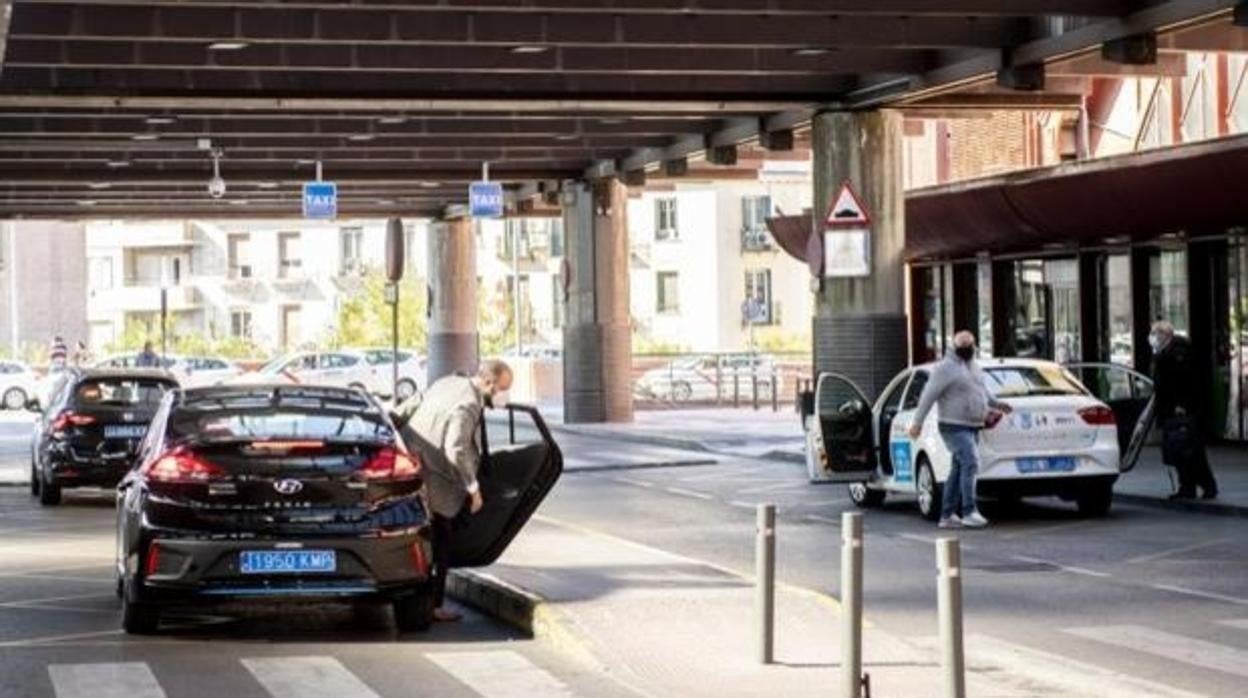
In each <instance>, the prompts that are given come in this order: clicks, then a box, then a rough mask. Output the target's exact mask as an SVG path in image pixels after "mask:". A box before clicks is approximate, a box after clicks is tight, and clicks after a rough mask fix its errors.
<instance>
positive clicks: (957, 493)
mask: <svg viewBox="0 0 1248 698" xmlns="http://www.w3.org/2000/svg"><path fill="white" fill-rule="evenodd" d="M933 405H937V406H939V408H940V409H939V411H938V412H937V414H938V422H939V427H940V438H941V440H942V441H944V442H945V447H946V448H948V449H949V453H950V454H951V455H952V456H953V462H952V463H951V466H950V468H949V477H948V479H946V480H945V489H944V498H943V499H942V500H941V507H940V527H941V528H957V527H959V526H968V527H970V528H982V527H984V526H987V525H988V520H987V519H985V518H984V516H983V515H982V514H980V513H979V509H978V508H976V506H975V474H976V472H977V471H978V470H979V449H978V442H979V432H980V430H981V429H983V428H984V423H985V422H986V421H987V420H988V414H989V412H990V411H991V410H999V411H1001V412H1005V413H1007V414H1008V413H1009V412H1011V411H1012V408H1011V407H1010V406H1009V405H1008V404H1006V403H1004V402H1001V401H1000V400H997V399H996V398H994V397H993V396H992V393H990V392H988V388H987V386H985V385H984V372H983V370H981V369H980V367H979V364H977V363H976V362H975V335H973V334H971V333H970V332H967V331H965V330H963V331H961V332H959V333H957V334H956V335H954V338H953V351H952V352H950V353H949V354H948V355H946V356H945V358H944V360H942V361H941V362H940V363H938V364H936V368H935V369H933V370H932V376H931V378H929V379H928V381H927V385H926V386H924V388H923V394H922V395H920V396H919V409H918V410H917V411H916V412H915V413H914V421H913V422H912V423H911V424H910V438H912V439H917V438H919V435H920V434H921V433H922V432H923V422H924V421H926V420H927V414H928V412H931V410H932V406H933Z"/></svg>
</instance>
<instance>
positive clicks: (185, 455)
mask: <svg viewBox="0 0 1248 698" xmlns="http://www.w3.org/2000/svg"><path fill="white" fill-rule="evenodd" d="M140 474H142V475H143V477H145V478H147V479H148V480H152V481H154V482H208V481H209V480H220V479H221V478H223V477H225V475H226V473H225V471H224V470H222V469H221V468H218V467H217V466H215V465H213V464H212V463H209V462H208V461H205V460H203V459H201V458H199V457H197V456H196V455H195V454H194V453H192V452H190V451H188V450H186V449H184V448H175V449H173V450H172V451H167V452H165V453H164V454H162V455H160V456H159V457H157V458H156V459H155V460H153V461H150V462H148V464H147V465H145V466H143V469H142V470H141V471H140Z"/></svg>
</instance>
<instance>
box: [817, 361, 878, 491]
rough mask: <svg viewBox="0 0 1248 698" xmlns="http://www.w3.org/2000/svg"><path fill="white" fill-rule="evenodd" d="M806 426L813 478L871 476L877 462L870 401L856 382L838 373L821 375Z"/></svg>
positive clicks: (831, 479) (832, 479)
mask: <svg viewBox="0 0 1248 698" xmlns="http://www.w3.org/2000/svg"><path fill="white" fill-rule="evenodd" d="M807 426H808V429H807V440H806V450H807V461H808V467H809V469H810V470H811V472H810V476H811V480H812V481H819V482H864V481H866V480H869V479H871V475H872V473H874V472H875V467H876V462H877V460H876V444H875V431H874V428H873V426H872V410H871V403H870V402H868V401H867V398H866V396H865V395H864V394H863V392H862V391H861V390H859V389H858V386H856V385H854V383H853V381H851V380H849V379H848V378H846V377H845V376H842V375H840V374H838V373H822V374H820V375H819V380H818V381H816V383H815V394H814V404H813V414H812V415H811V416H810V418H809V419H808V420H807Z"/></svg>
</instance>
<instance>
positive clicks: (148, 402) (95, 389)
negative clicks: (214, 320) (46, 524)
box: [30, 369, 178, 506]
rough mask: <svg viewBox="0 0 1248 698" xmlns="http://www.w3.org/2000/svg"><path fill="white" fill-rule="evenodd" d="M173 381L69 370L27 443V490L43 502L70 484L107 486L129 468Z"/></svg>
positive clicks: (146, 373)
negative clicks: (28, 453) (28, 471)
mask: <svg viewBox="0 0 1248 698" xmlns="http://www.w3.org/2000/svg"><path fill="white" fill-rule="evenodd" d="M177 387H178V382H177V380H176V379H175V378H174V377H173V376H171V375H169V374H168V373H165V372H164V371H157V370H144V369H105V370H84V371H70V372H68V373H66V374H65V376H64V377H62V378H61V379H60V382H59V383H58V384H57V385H56V387H54V388H53V390H52V393H51V396H50V397H49V399H48V404H47V405H43V406H40V405H37V404H35V403H33V402H32V404H31V405H30V406H31V407H32V408H34V409H38V410H39V411H40V418H39V420H38V421H37V422H36V423H35V428H34V434H33V437H32V443H31V451H30V453H31V458H30V492H31V494H32V495H36V496H38V497H39V501H40V503H42V504H44V505H45V506H53V505H56V504H60V502H61V493H62V490H64V489H65V488H71V487H105V488H112V487H114V486H116V485H117V483H118V482H119V481H121V479H122V477H124V476H125V474H126V473H127V472H128V471H129V470H130V466H131V464H132V463H133V462H134V458H135V454H136V453H137V451H138V446H139V443H140V441H141V440H142V439H143V436H144V435H145V434H146V433H147V426H148V423H149V422H151V421H152V416H153V415H154V414H155V413H156V408H157V406H159V405H160V400H161V398H162V397H163V396H164V395H165V393H167V392H169V391H170V390H173V389H174V388H177Z"/></svg>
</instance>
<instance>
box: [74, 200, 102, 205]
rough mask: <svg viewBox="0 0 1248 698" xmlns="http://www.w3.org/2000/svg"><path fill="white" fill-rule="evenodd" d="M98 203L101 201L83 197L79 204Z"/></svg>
mask: <svg viewBox="0 0 1248 698" xmlns="http://www.w3.org/2000/svg"><path fill="white" fill-rule="evenodd" d="M97 203H99V202H97V201H95V200H94V199H82V200H80V201H79V202H78V205H79V206H94V205H96V204H97Z"/></svg>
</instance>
